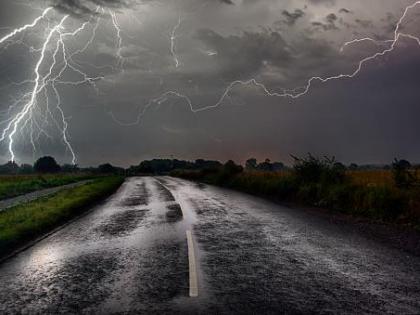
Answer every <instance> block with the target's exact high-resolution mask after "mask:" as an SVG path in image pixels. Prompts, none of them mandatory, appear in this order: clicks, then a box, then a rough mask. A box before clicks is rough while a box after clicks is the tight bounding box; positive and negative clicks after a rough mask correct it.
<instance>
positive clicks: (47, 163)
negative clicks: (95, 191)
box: [0, 156, 126, 175]
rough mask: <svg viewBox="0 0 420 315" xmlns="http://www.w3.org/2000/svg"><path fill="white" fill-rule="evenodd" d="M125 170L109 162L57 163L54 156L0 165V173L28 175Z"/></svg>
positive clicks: (120, 173)
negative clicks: (97, 163)
mask: <svg viewBox="0 0 420 315" xmlns="http://www.w3.org/2000/svg"><path fill="white" fill-rule="evenodd" d="M125 172H126V170H125V169H124V168H121V167H116V166H113V165H111V164H110V163H106V164H101V165H99V166H98V167H87V168H80V167H79V166H77V165H74V164H64V165H59V164H58V163H57V161H56V160H55V158H53V157H51V156H44V157H41V158H39V159H38V160H36V161H35V163H34V164H33V165H31V164H20V165H19V164H17V163H16V162H13V161H9V162H7V163H5V164H3V165H0V175H19V174H21V175H30V174H54V173H92V174H116V175H124V174H125Z"/></svg>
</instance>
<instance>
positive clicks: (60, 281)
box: [0, 177, 420, 314]
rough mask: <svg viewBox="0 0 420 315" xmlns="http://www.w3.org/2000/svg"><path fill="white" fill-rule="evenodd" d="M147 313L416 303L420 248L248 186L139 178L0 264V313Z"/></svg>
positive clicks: (349, 309) (411, 310)
mask: <svg viewBox="0 0 420 315" xmlns="http://www.w3.org/2000/svg"><path fill="white" fill-rule="evenodd" d="M187 230H191V231H192V234H193V236H194V241H195V243H194V247H195V250H196V257H197V263H196V267H197V273H198V297H196V298H190V297H189V261H188V247H187V239H186V231H187ZM150 312H152V313H201V314H203V313H204V314H206V313H217V314H220V313H223V314H230V313H241V314H243V313H254V314H255V313H258V314H274V313H291V314H297V313H306V314H307V313H358V314H360V313H373V314H387V313H393V314H416V313H420V258H418V257H415V256H411V255H408V254H406V253H403V252H401V251H398V250H395V249H391V248H388V247H385V246H384V245H381V244H378V243H376V242H374V241H370V240H368V239H365V238H364V237H363V236H360V235H358V234H357V233H355V232H353V231H352V230H350V228H346V227H343V226H336V225H332V224H330V223H328V222H326V221H325V220H324V219H321V218H319V217H316V216H313V215H312V214H307V213H305V212H303V211H298V210H291V209H288V208H285V207H282V206H279V205H276V204H272V203H270V202H267V201H264V200H261V199H258V198H255V197H251V196H248V195H244V194H240V193H236V192H233V191H229V190H225V189H219V188H214V187H209V186H206V185H198V184H195V183H191V182H187V181H184V180H180V179H174V178H170V177H160V178H151V177H142V178H130V179H128V180H127V181H126V182H125V183H124V185H123V186H122V187H121V189H120V190H119V191H118V192H117V193H116V194H115V195H114V196H112V197H111V198H110V199H109V200H108V201H107V202H106V203H104V204H103V205H100V206H98V207H96V208H95V209H93V210H92V211H91V212H89V213H88V214H87V215H86V216H84V217H82V218H80V219H79V220H77V221H75V222H73V223H72V224H70V225H68V226H66V227H65V228H63V229H61V230H60V231H58V232H57V233H55V234H53V235H51V236H49V237H48V238H46V239H44V240H43V241H41V242H39V243H38V244H36V245H35V246H33V247H31V248H29V249H27V250H26V251H24V252H22V253H20V254H19V255H17V256H15V257H13V258H11V259H9V260H8V261H6V262H5V263H3V264H2V265H0V313H12V314H14V313H17V314H21V313H24V314H57V313H85V314H91V313H99V314H103V313H150Z"/></svg>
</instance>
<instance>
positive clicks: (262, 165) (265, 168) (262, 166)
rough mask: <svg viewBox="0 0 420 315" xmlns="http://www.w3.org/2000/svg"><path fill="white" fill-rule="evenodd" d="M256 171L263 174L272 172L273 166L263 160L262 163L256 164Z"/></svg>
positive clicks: (266, 160) (268, 161)
mask: <svg viewBox="0 0 420 315" xmlns="http://www.w3.org/2000/svg"><path fill="white" fill-rule="evenodd" d="M258 169H259V170H261V171H265V172H271V171H272V170H273V165H272V164H271V161H270V159H265V161H264V162H262V163H260V164H258Z"/></svg>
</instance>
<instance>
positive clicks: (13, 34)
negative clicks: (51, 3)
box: [0, 7, 52, 44]
mask: <svg viewBox="0 0 420 315" xmlns="http://www.w3.org/2000/svg"><path fill="white" fill-rule="evenodd" d="M51 10H52V8H51V7H49V8H46V9H45V10H44V12H43V13H42V15H41V16H39V17H37V18H36V19H35V20H34V21H33V22H32V23H30V24H26V25H24V26H22V27H20V28H17V29H15V30H13V31H12V32H11V33H9V34H7V35H6V36H4V37H2V38H1V39H0V44H3V43H4V42H5V41H7V40H8V39H10V38H12V37H14V36H15V35H17V34H19V33H21V32H24V31H26V30H27V29H30V28H34V27H35V26H36V25H37V24H38V23H39V21H41V20H42V19H43V18H44V17H45V16H46V15H47V14H48V12H50V11H51Z"/></svg>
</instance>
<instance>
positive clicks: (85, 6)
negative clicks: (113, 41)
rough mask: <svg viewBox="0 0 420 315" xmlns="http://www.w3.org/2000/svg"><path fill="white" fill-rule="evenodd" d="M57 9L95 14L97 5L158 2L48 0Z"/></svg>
mask: <svg viewBox="0 0 420 315" xmlns="http://www.w3.org/2000/svg"><path fill="white" fill-rule="evenodd" d="M50 1H51V3H52V6H53V7H55V8H56V9H57V10H59V11H61V12H63V13H66V14H71V15H73V16H77V17H83V16H87V15H92V14H95V12H96V8H97V7H98V6H100V7H103V8H111V9H118V8H127V7H131V6H134V5H135V4H138V3H147V2H158V1H159V0H50ZM217 1H218V2H220V3H224V4H229V5H233V4H234V3H233V2H232V1H231V0H217Z"/></svg>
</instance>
